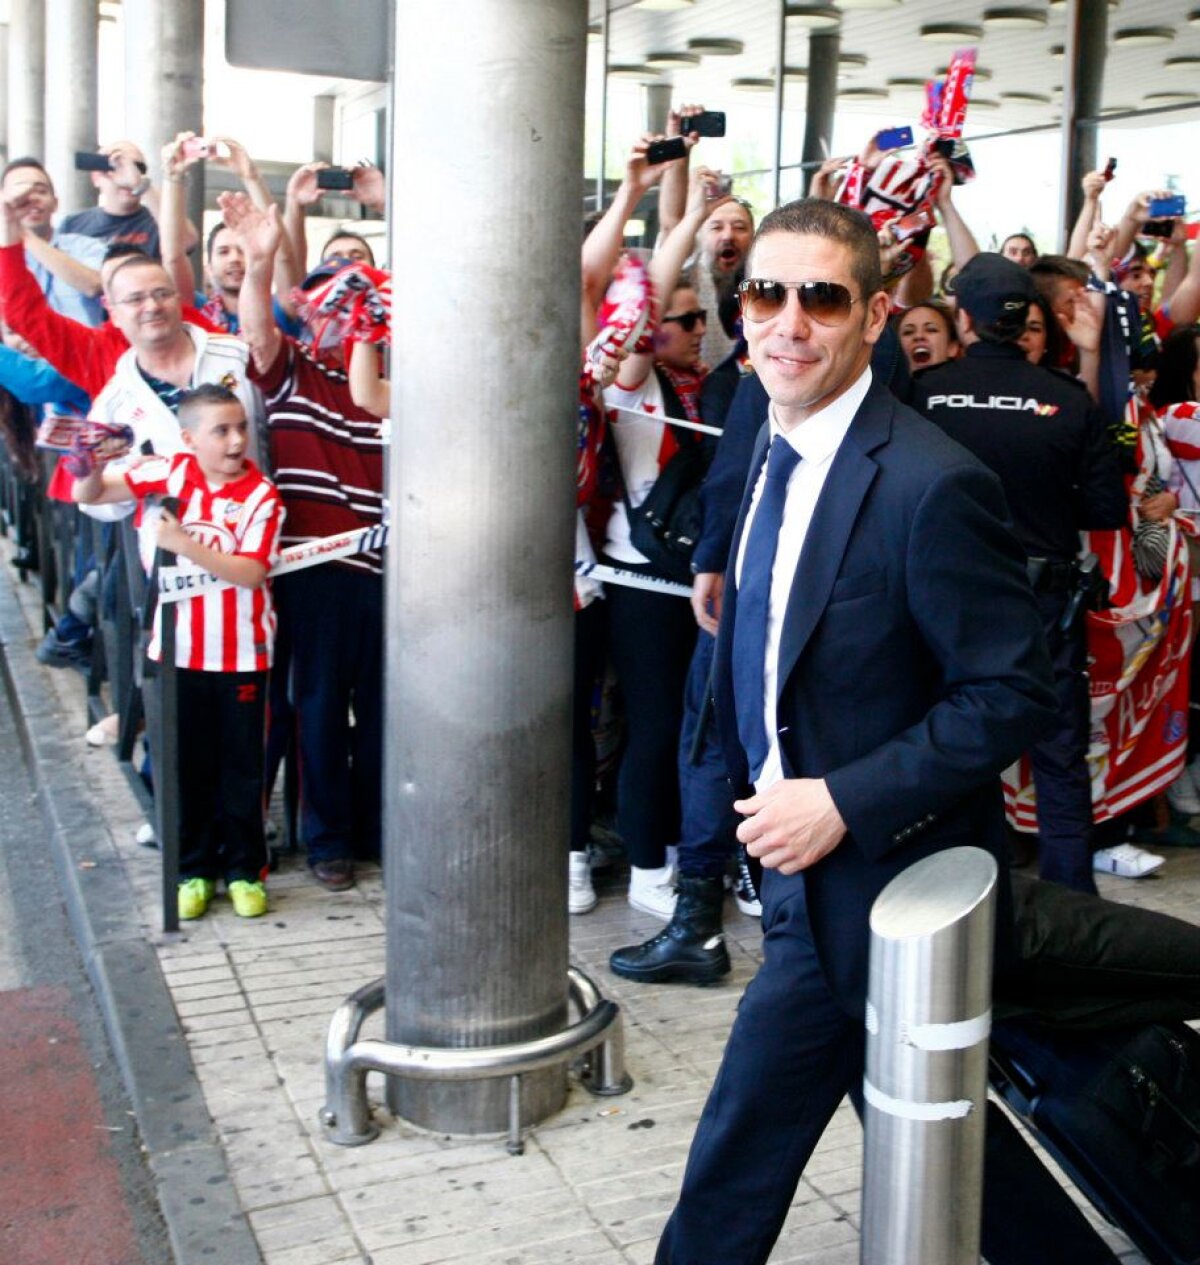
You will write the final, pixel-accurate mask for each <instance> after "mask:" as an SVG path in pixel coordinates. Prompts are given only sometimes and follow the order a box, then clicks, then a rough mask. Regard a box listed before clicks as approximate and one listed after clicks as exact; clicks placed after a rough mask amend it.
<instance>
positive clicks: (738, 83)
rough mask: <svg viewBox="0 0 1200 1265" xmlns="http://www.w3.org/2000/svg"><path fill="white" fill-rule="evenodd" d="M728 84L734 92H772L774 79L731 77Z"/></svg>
mask: <svg viewBox="0 0 1200 1265" xmlns="http://www.w3.org/2000/svg"><path fill="white" fill-rule="evenodd" d="M729 86H730V87H731V88H732V89H733V90H734V91H735V92H774V91H775V80H774V79H762V78H758V79H754V78H750V79H731V80H730V81H729Z"/></svg>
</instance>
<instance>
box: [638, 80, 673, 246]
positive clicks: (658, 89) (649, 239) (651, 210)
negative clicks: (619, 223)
mask: <svg viewBox="0 0 1200 1265" xmlns="http://www.w3.org/2000/svg"><path fill="white" fill-rule="evenodd" d="M642 88H643V89H644V93H645V97H644V100H645V106H646V122H645V126H646V131H647V132H654V133H664V132H666V130H667V115H668V114H670V113H671V96H672V94H673V93H674V91H675V87H674V85H673V84H669V83H646V84H643V85H642ZM661 192H662V185H661V184H659V185H656V186H655V187H654V191H653V193H652V194H651V195H650V197H649V198H647V199H645V200H644V201H643V203H642V210H641V216H640V218H641V220H642V222H643V223H644V224H645V226H646V227H645V228H644V229H643V231H642V241H643V242H644V243H645V244H646V245H647V246H653V245H654V243H655V242H656V241H657V240H658V226H659V222H660V221H659V214H658V196H659V194H660V193H661Z"/></svg>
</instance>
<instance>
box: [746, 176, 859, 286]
mask: <svg viewBox="0 0 1200 1265" xmlns="http://www.w3.org/2000/svg"><path fill="white" fill-rule="evenodd" d="M772 233H803V234H806V235H808V236H810V237H824V238H826V239H827V240H829V241H833V242H837V243H839V244H840V245H842V246H845V247H847V248H848V249H849V251H850V275H851V276H852V277H853V278H854V280H855V281H856V282H857V283H858V288H859V289H860V290H861V291H862V296H861V297H862V298H864V299H867V298H870V297H871V295H873V294H877V293H878V292H879V291H880V290H882V289H883V272H882V269H881V266H880V261H879V239H878V238H877V237H876V236H875V228H874V225H872V223H871V221H870V220H869V219H868V218H867V216H865V215H864V214H863V213H862V212H861V211H857V210H855V209H854V208H853V207H849V206H842V205H841V203H839V202H828V201H826V200H825V199H824V198H800V199H799V200H798V201H796V202H788V203H785V204H784V205H783V206H781V207H776V209H775V210H774V211H771V212H770V213H769V214H768V215H767V216H766V217H765V218H764V219H763V222H762V223H761V224H760V225H759V226H758V232H756V233H755V234H754V240H753V241H752V242H751V243H750V252H749V255H748V256H747V257H748V258H749V259H753V257H754V251H755V248H756V247H757V246H758V243H759V242H760V241H762V239H763V238H764V237H767V236H769V235H770V234H772ZM747 275H749V274H747Z"/></svg>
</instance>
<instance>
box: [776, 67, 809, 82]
mask: <svg viewBox="0 0 1200 1265" xmlns="http://www.w3.org/2000/svg"><path fill="white" fill-rule="evenodd" d="M771 74H772V75H774V74H775V67H774V66H772V67H771ZM783 77H784V79H785V80H788V81H789V82H791V83H803V82H804V81H805V80H806V79H807V78H808V68H807V67H806V66H785V67H784V68H783ZM771 82H772V83H774V82H775V80H774V79H772V80H771Z"/></svg>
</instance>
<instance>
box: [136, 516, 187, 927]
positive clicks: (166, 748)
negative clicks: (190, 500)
mask: <svg viewBox="0 0 1200 1265" xmlns="http://www.w3.org/2000/svg"><path fill="white" fill-rule="evenodd" d="M167 499H168V498H164V504H165V502H166V500H167ZM170 499H173V498H170ZM172 508H174V507H172ZM174 564H175V555H174V554H173V553H169V552H168V551H167V550H165V549H159V550H158V551H157V552H156V554H155V556H154V571H153V572H152V573H151V576H150V583H149V585H148V586H147V590H146V605H145V608H144V612H145V613H144V615H143V627H145V628H150V627H151V625H152V623H153V620H154V610H155V607H156V606H158V605H160V603H159V602H158V572H159V568H160V567H169V566H174ZM176 605H177V603H174V602H170V603H163V604H162V624H161V629H160V636H159V641H160V643H161V650H162V660H161V662H159V663H158V664H156V665H154V667H153V669H151V667H150V666H149V665H148V666H147V669H146V679H147V681H150V680H155V681H157V689H150V690H144V691H143V700H144V702H145V705H146V713H147V715H146V723H147V724H148V725H149V727H150V735H151V749H152V750H153V752H154V770H153V772H154V816H155V828H156V833H157V834H158V846H159V849H160V851H161V852H162V911H163V930H164V931H178V930H179V896H178V892H177V889H178V887H179V708H178V703H179V697H178V693H177V690H176V686H175V608H176Z"/></svg>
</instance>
